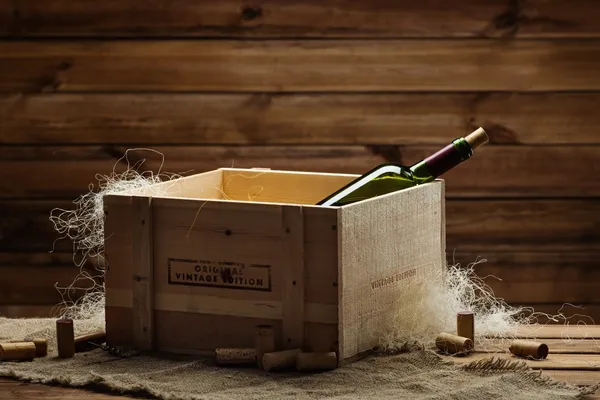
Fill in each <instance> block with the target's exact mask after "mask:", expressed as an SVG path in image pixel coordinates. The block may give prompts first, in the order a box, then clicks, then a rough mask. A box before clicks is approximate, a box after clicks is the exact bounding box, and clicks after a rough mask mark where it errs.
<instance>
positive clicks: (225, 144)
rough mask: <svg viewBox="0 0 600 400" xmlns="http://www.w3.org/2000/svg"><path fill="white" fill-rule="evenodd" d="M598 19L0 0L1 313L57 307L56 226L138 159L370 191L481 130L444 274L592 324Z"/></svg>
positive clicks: (596, 275)
mask: <svg viewBox="0 0 600 400" xmlns="http://www.w3.org/2000/svg"><path fill="white" fill-rule="evenodd" d="M599 20H600V5H599V4H598V2H597V0H569V1H567V0H461V1H458V0H455V1H446V2H441V1H437V0H419V1H397V0H372V1H370V2H367V1H358V0H355V1H353V0H335V1H334V0H321V1H315V0H297V1H289V0H264V1H261V0H258V1H256V2H252V3H250V2H246V1H245V0H244V1H243V0H221V1H208V0H178V1H167V0H156V1H149V0H148V1H142V2H140V1H138V0H135V1H134V0H104V1H100V2H98V1H90V0H78V1H76V2H73V1H67V0H46V1H43V2H42V1H37V0H0V36H1V37H0V144H1V146H2V147H1V149H0V178H1V179H0V253H1V254H0V261H1V267H0V268H1V269H0V311H1V312H4V313H6V314H8V315H19V314H21V315H24V314H29V315H37V314H40V313H42V312H46V311H47V310H48V308H49V307H50V306H51V305H53V304H55V303H56V302H57V301H59V300H60V298H59V297H58V295H57V292H56V291H55V290H54V289H53V287H52V285H53V284H54V282H56V281H58V282H59V284H64V283H68V281H69V279H70V277H71V276H72V275H74V272H75V271H74V269H73V268H74V267H72V262H71V258H70V255H71V253H70V252H71V250H72V249H71V242H70V241H68V240H61V241H58V242H57V243H53V241H54V240H55V239H57V238H58V236H59V235H58V233H57V232H55V231H53V228H52V224H51V223H50V221H49V214H50V210H51V209H52V208H54V207H65V208H69V207H72V204H71V203H70V202H71V201H72V200H73V199H75V198H76V197H77V196H79V195H81V194H83V193H85V192H86V191H87V190H88V185H89V184H90V183H96V182H97V181H96V180H95V174H97V173H101V174H108V173H110V171H111V170H112V168H113V165H114V164H115V163H116V161H117V159H119V158H120V157H122V156H123V154H124V152H125V151H126V150H127V149H129V148H152V149H155V150H158V151H160V152H162V153H163V154H164V156H165V159H166V161H165V164H164V166H163V170H164V171H169V172H176V173H192V172H201V171H205V170H209V169H214V168H217V167H222V166H239V167H271V168H283V169H296V170H311V171H326V172H352V173H360V172H363V171H365V170H367V169H369V168H371V167H372V166H373V165H375V164H377V163H379V162H384V161H398V162H402V163H405V164H410V163H413V162H415V161H417V160H419V159H420V158H422V157H424V156H426V155H427V154H430V153H431V152H433V151H435V150H437V149H439V148H440V147H442V146H444V145H445V144H447V143H448V142H449V141H450V140H451V139H453V138H455V137H457V136H461V135H464V134H466V133H468V132H470V131H471V130H472V129H474V128H476V127H478V126H480V125H482V126H484V127H486V128H487V129H488V131H489V133H490V135H491V139H492V143H491V144H490V145H489V146H487V147H486V148H484V149H482V150H481V151H480V152H478V154H477V155H476V156H475V157H474V158H473V159H472V160H470V161H468V162H467V163H465V164H463V165H461V166H460V167H458V168H456V169H455V170H454V171H452V172H451V173H449V174H447V175H446V176H445V179H447V211H446V215H447V220H448V221H447V224H448V226H447V229H448V239H447V242H448V256H449V257H448V258H449V261H450V262H454V261H457V262H460V263H461V264H462V265H466V264H468V263H469V262H472V261H475V259H476V258H477V257H482V258H484V259H487V262H485V263H483V264H478V265H477V267H476V271H477V273H478V274H479V275H480V276H488V275H494V276H495V277H498V278H500V279H501V280H497V279H487V280H486V282H487V283H488V284H489V285H490V286H491V287H492V288H493V289H494V291H495V293H496V294H497V295H498V296H500V297H502V298H504V299H505V300H506V301H507V302H509V303H511V304H526V305H533V306H535V308H536V309H538V310H540V311H545V312H551V313H556V312H557V311H558V310H559V308H560V307H561V306H562V305H563V303H572V304H576V305H581V306H582V307H584V309H582V310H578V309H574V308H572V307H568V308H566V309H565V312H566V313H567V314H569V315H570V314H573V313H575V312H579V313H584V314H589V315H591V316H592V317H593V318H595V319H596V320H598V321H600V298H599V295H598V294H597V292H596V291H595V287H596V282H598V281H599V279H600V269H599V268H598V262H597V259H598V256H599V255H600V202H598V198H599V196H600V179H598V178H597V176H598V173H599V172H600V164H599V160H600V158H599V157H600V147H599V144H600V113H599V112H598V104H600V74H599V73H598V71H600V24H599V23H598V21H599ZM131 158H132V160H133V161H135V160H138V159H141V158H144V159H146V164H144V165H145V166H147V168H152V169H154V171H156V170H157V169H158V168H159V166H160V163H161V159H160V157H158V156H157V154H155V153H151V152H146V153H135V154H133V153H132V154H131ZM52 248H55V252H54V253H48V252H49V250H51V249H52ZM28 290H30V292H27V291H28ZM585 321H586V322H588V323H589V322H591V321H590V320H585Z"/></svg>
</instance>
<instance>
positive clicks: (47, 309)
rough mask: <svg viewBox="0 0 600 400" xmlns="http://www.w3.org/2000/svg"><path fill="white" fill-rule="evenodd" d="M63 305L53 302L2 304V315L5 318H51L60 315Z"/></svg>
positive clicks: (0, 313)
mask: <svg viewBox="0 0 600 400" xmlns="http://www.w3.org/2000/svg"><path fill="white" fill-rule="evenodd" d="M61 309H62V306H61V305H60V304H59V305H53V304H10V305H0V317H4V318H50V317H56V316H58V315H59V313H60V310H61Z"/></svg>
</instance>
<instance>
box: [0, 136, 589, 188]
mask: <svg viewBox="0 0 600 400" xmlns="http://www.w3.org/2000/svg"><path fill="white" fill-rule="evenodd" d="M452 139H453V137H451V136H448V139H447V142H448V143H449V142H450V141H451V140H452ZM443 146H444V145H442V144H440V145H408V146H386V145H383V146H382V145H372V146H371V145H367V146H360V145H357V146H351V145H347V146H336V145H331V146H321V145H317V146H310V145H303V146H288V145H280V146H233V145H232V146H183V145H179V146H151V145H150V146H144V145H132V146H131V147H126V146H16V147H12V146H11V147H8V146H7V147H2V148H0V198H4V199H6V198H42V199H43V198H57V197H62V198H71V199H75V198H76V197H77V196H80V195H82V194H84V193H87V191H88V187H89V185H90V184H93V185H94V187H95V190H97V188H98V184H99V182H98V178H97V174H100V175H102V176H107V175H110V174H112V172H113V170H114V171H116V172H117V173H121V172H123V171H124V170H125V168H128V167H131V168H133V167H134V164H135V163H136V162H137V161H138V160H145V161H144V163H143V164H141V166H140V167H139V168H138V170H139V171H140V172H145V173H148V174H150V173H152V174H157V173H160V172H166V173H176V174H181V175H186V176H187V175H191V174H194V173H200V172H204V171H208V170H213V169H217V168H220V167H239V168H252V167H264V168H271V169H277V170H293V171H311V172H333V173H354V174H362V173H364V172H366V171H369V170H370V169H372V168H373V167H375V166H376V165H378V164H380V163H384V162H398V163H402V164H404V165H411V164H413V163H415V162H417V161H419V160H421V159H423V158H425V157H427V156H429V155H430V154H433V153H434V152H436V151H438V150H440V149H441V148H442V147H443ZM128 149H132V150H131V151H129V152H128ZM136 149H140V150H136ZM126 152H127V159H122V158H123V155H124V154H125V153H126ZM119 159H122V161H121V162H118V160H119ZM598 159H600V146H586V145H574V146H512V145H488V146H484V147H482V148H480V149H478V150H477V151H476V154H475V155H474V156H473V157H472V158H471V159H469V160H467V161H466V162H464V163H463V164H461V165H459V166H457V167H455V168H454V169H452V170H451V171H449V172H448V173H446V174H444V175H443V176H442V178H443V179H444V180H445V181H446V196H447V198H489V197H496V198H521V197H523V196H525V197H527V198H530V197H538V198H554V197H561V198H567V197H569V198H590V197H592V198H597V197H598V196H600V180H598V179H597V172H598V168H597V162H598ZM127 160H128V161H129V163H127Z"/></svg>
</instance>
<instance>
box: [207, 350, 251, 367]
mask: <svg viewBox="0 0 600 400" xmlns="http://www.w3.org/2000/svg"><path fill="white" fill-rule="evenodd" d="M215 357H216V362H217V364H218V365H244V364H256V349H250V348H248V349H246V348H239V349H238V348H218V349H216V350H215Z"/></svg>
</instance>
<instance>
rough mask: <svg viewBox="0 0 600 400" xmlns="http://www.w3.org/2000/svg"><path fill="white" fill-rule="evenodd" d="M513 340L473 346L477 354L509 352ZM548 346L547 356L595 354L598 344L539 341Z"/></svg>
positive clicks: (481, 343)
mask: <svg viewBox="0 0 600 400" xmlns="http://www.w3.org/2000/svg"><path fill="white" fill-rule="evenodd" d="M512 342H513V339H490V340H485V341H479V342H477V343H476V345H475V352H477V353H495V352H503V351H505V352H506V351H510V350H509V348H510V345H511V343H512ZM539 342H540V343H544V344H546V345H547V346H548V354H597V353H600V342H599V341H597V340H596V339H566V338H565V339H540V340H539Z"/></svg>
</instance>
